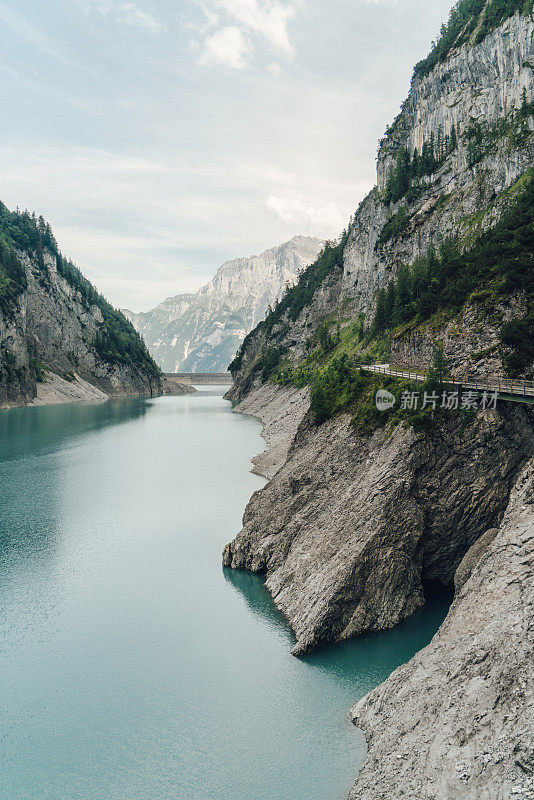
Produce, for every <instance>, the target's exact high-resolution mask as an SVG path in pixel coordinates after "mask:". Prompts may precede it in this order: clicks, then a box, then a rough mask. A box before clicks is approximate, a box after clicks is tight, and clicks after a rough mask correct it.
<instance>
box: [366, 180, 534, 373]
mask: <svg viewBox="0 0 534 800" xmlns="http://www.w3.org/2000/svg"><path fill="white" fill-rule="evenodd" d="M484 287H491V291H493V292H495V293H496V299H497V300H498V299H499V297H506V295H508V294H509V293H511V292H517V291H523V292H525V295H526V298H527V303H528V312H527V315H526V317H525V318H524V319H523V320H519V321H515V322H512V323H509V324H508V325H505V326H504V327H503V329H502V334H501V336H502V341H503V344H505V345H506V346H507V347H509V348H511V349H512V354H511V355H510V356H509V357H508V361H507V364H508V367H509V369H510V370H511V371H512V372H519V371H521V370H522V369H525V368H527V367H528V366H529V364H530V363H531V361H532V358H533V357H534V352H533V347H534V344H533V340H534V337H532V330H533V329H534V171H533V170H530V171H529V172H528V173H527V175H526V180H525V186H524V188H523V189H522V190H521V191H519V192H518V193H517V195H516V197H515V198H514V199H513V200H512V201H511V202H510V203H509V207H508V209H507V210H506V211H505V212H504V213H503V214H502V216H501V218H500V219H499V221H498V222H497V223H496V224H495V225H494V226H493V227H492V228H490V229H489V230H487V231H485V232H484V233H482V234H481V235H480V237H479V238H478V239H477V241H476V242H475V244H474V245H472V246H471V247H470V248H468V249H467V250H463V251H462V248H461V246H460V242H459V240H458V238H455V237H450V238H448V239H446V240H445V241H443V242H442V244H441V245H440V248H439V251H436V250H435V249H434V248H432V247H431V248H430V249H429V251H428V252H427V254H426V255H425V256H424V257H419V258H416V259H415V260H414V262H413V263H412V264H411V265H410V266H402V267H401V268H400V269H399V271H398V274H397V278H396V280H390V281H389V283H388V284H387V286H386V287H385V288H382V289H380V290H379V291H378V294H377V298H376V311H375V316H374V320H373V330H374V332H375V333H377V334H378V333H380V332H383V331H385V330H387V329H391V328H394V327H396V326H398V325H401V324H403V323H405V322H410V321H424V320H426V319H428V318H429V317H430V316H432V315H433V314H434V313H436V312H437V311H439V310H442V309H453V310H459V309H460V308H461V306H462V305H463V303H465V302H466V300H467V299H468V298H469V296H470V295H471V294H472V293H473V292H475V291H480V290H481V289H484Z"/></svg>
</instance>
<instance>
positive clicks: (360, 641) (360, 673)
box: [223, 568, 452, 699]
mask: <svg viewBox="0 0 534 800" xmlns="http://www.w3.org/2000/svg"><path fill="white" fill-rule="evenodd" d="M223 572H224V577H225V579H226V580H227V581H228V583H230V584H231V585H232V586H233V587H234V588H235V589H236V590H237V591H238V592H239V593H240V594H241V595H242V597H243V599H244V600H245V602H246V604H247V606H248V607H249V608H250V610H251V611H252V612H253V614H255V615H257V616H260V617H262V618H263V620H264V621H265V622H267V623H268V625H269V626H271V627H273V628H276V629H278V630H279V631H280V632H281V633H283V634H285V636H286V638H287V640H288V646H291V645H292V644H293V643H294V641H295V639H294V636H293V634H292V633H291V632H290V630H289V627H288V625H287V622H286V620H285V618H284V616H283V614H281V613H280V611H278V609H277V608H276V606H275V604H274V602H273V599H272V597H271V595H270V594H269V592H268V591H267V589H266V588H265V579H264V577H263V576H261V575H255V574H253V573H250V572H246V571H244V570H232V569H228V568H225V569H224V570H223ZM451 599H452V598H451V597H450V596H449V595H447V594H443V595H441V596H440V597H434V598H432V599H430V600H429V601H428V602H427V603H426V605H425V606H424V607H423V608H422V609H419V611H416V612H415V614H413V615H412V616H411V617H410V618H409V619H407V620H405V621H404V622H403V623H401V624H400V625H398V626H397V627H396V628H394V629H393V630H390V631H382V632H378V633H368V634H365V635H363V636H359V637H357V638H356V639H350V640H348V641H346V642H339V643H337V644H333V645H332V644H330V645H328V646H323V647H320V648H319V649H318V650H316V651H314V652H313V653H311V654H309V655H306V656H302V657H300V660H301V661H302V662H303V663H305V664H307V665H308V666H309V667H312V668H314V669H320V670H322V671H323V672H327V673H332V674H333V675H335V676H336V678H337V679H338V680H340V681H341V682H343V683H345V684H347V683H348V684H350V685H351V686H352V687H353V688H354V696H355V699H358V698H359V697H361V696H362V695H363V694H365V693H366V692H368V691H370V689H372V688H373V687H374V686H376V685H377V684H378V683H380V682H382V681H383V680H384V679H385V678H387V676H388V675H390V674H391V673H392V672H393V671H394V670H395V669H396V668H397V667H399V666H400V665H401V664H405V663H406V662H407V661H409V660H410V658H412V657H413V656H414V655H415V653H417V652H419V650H421V649H422V648H423V647H426V645H427V644H428V643H429V642H430V640H431V639H432V636H433V635H434V633H435V631H436V630H437V629H438V628H439V626H440V625H441V623H442V622H443V620H444V619H445V616H446V615H447V611H448V608H449V606H450V602H451Z"/></svg>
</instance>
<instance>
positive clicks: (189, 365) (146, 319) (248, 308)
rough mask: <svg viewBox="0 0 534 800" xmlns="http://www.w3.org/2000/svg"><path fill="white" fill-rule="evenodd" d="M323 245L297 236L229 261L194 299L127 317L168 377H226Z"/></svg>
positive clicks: (166, 302)
mask: <svg viewBox="0 0 534 800" xmlns="http://www.w3.org/2000/svg"><path fill="white" fill-rule="evenodd" d="M323 244H324V243H323V242H322V241H321V240H320V239H314V238H312V237H310V236H295V237H294V238H293V239H291V241H289V242H286V243H285V244H282V245H280V246H279V247H273V248H271V249H270V250H266V251H265V252H264V253H261V254H260V255H258V256H250V257H248V258H236V259H233V260H232V261H227V262H226V263H225V264H223V265H222V267H220V268H219V269H218V270H217V273H216V274H215V276H214V277H213V278H212V280H211V281H210V282H209V283H207V284H206V286H203V287H202V288H201V289H199V290H198V292H197V293H196V294H178V295H175V296H174V297H168V298H167V299H166V300H164V301H163V303H160V304H159V305H158V306H156V308H154V309H152V311H146V312H143V313H141V314H134V313H133V312H131V311H128V310H124V312H123V313H124V314H125V315H126V316H127V317H128V319H130V320H131V321H132V323H133V325H134V326H135V328H136V329H137V330H138V331H139V333H140V334H141V335H142V336H143V338H144V340H145V342H146V344H147V346H148V349H149V350H150V353H151V354H152V356H153V357H154V359H155V360H156V361H157V363H158V364H159V365H160V367H161V368H162V370H163V371H164V372H224V371H225V370H226V368H227V366H228V364H229V363H230V361H231V360H232V359H233V357H234V355H235V354H236V351H237V350H238V348H239V345H240V344H241V342H242V341H243V339H244V338H245V336H246V335H247V333H248V332H249V331H251V330H252V328H254V327H255V326H256V325H257V324H258V322H260V320H262V319H263V318H264V317H265V313H266V311H267V308H268V307H269V305H272V304H273V303H274V302H275V301H276V299H277V298H278V297H280V296H281V294H282V293H283V291H284V289H285V287H286V284H288V283H290V284H293V283H295V281H296V279H297V276H298V275H299V273H300V272H301V271H302V270H303V269H304V268H305V267H307V266H308V264H311V263H312V262H313V261H315V259H316V258H317V256H318V254H319V252H320V250H321V248H322V246H323Z"/></svg>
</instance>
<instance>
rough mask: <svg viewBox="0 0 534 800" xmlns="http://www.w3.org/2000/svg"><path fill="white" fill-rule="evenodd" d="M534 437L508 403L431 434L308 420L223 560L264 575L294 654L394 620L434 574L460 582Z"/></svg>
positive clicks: (527, 421)
mask: <svg viewBox="0 0 534 800" xmlns="http://www.w3.org/2000/svg"><path fill="white" fill-rule="evenodd" d="M533 445H534V438H533V429H532V414H531V412H530V411H529V410H528V409H525V408H523V407H520V406H511V405H505V404H503V405H502V407H500V408H499V410H497V411H486V412H483V413H480V414H479V415H478V416H477V418H476V419H475V420H474V422H473V423H472V424H471V425H470V426H468V428H467V429H465V430H462V429H461V426H460V424H459V421H458V420H451V421H450V422H447V423H446V424H443V425H442V426H440V427H438V428H437V429H436V430H434V431H432V433H430V434H428V433H415V432H414V431H413V430H411V429H410V430H406V429H404V428H403V427H401V426H399V427H398V428H396V429H395V430H389V429H387V430H379V431H377V432H376V433H375V434H374V435H373V436H372V437H367V438H365V437H361V436H358V435H357V434H356V433H355V432H354V429H353V428H352V426H351V424H350V418H349V417H348V416H346V415H343V416H341V417H339V418H337V419H334V420H331V421H330V422H328V423H325V424H324V425H322V426H321V427H320V428H317V427H316V426H315V425H312V424H311V423H310V421H309V419H305V420H304V422H303V423H302V424H301V426H300V428H299V431H298V433H297V435H296V437H295V440H294V442H293V444H292V446H291V448H290V450H289V455H288V458H287V461H286V463H285V464H284V465H283V466H282V467H281V468H280V469H279V470H278V472H276V474H275V475H274V477H273V478H272V480H271V481H270V483H269V484H268V485H267V486H266V487H264V488H263V489H261V490H260V491H259V492H256V494H255V495H254V496H253V497H252V499H251V501H250V503H249V505H248V506H247V509H246V511H245V515H244V519H243V530H242V531H241V532H240V533H239V534H238V536H237V537H236V538H235V539H234V541H233V542H232V543H231V544H229V545H228V546H227V547H226V549H225V551H224V557H223V561H224V564H225V565H226V566H229V567H233V568H234V569H248V570H251V571H253V572H261V573H265V574H266V576H267V583H266V585H267V588H268V589H269V591H270V592H271V594H272V596H273V598H274V601H275V603H276V605H277V606H278V608H279V609H280V610H281V611H282V612H283V613H284V614H285V616H286V617H287V619H288V621H289V623H290V625H291V627H292V629H293V631H294V632H295V635H296V638H297V642H296V646H295V649H294V652H295V653H296V654H299V653H303V652H306V651H307V650H310V649H312V648H313V647H315V646H316V645H318V644H320V643H322V642H328V641H335V640H342V639H346V638H348V637H351V636H355V635H357V634H360V633H363V632H364V631H372V630H384V629H387V628H391V627H393V626H394V625H396V624H397V623H398V622H400V621H401V620H403V619H405V618H406V617H408V616H410V614H412V613H413V612H414V611H415V610H416V609H417V608H418V607H420V606H421V605H422V604H423V602H424V590H423V585H424V583H425V582H427V581H428V582H429V583H437V584H442V585H444V586H447V585H452V582H453V579H454V573H455V570H456V568H457V566H458V564H459V563H460V561H461V559H462V558H463V556H464V555H465V553H466V551H467V550H468V549H469V547H470V546H471V545H472V544H473V543H474V542H475V541H476V540H477V539H478V537H479V536H480V535H481V534H482V533H484V531H486V530H487V529H488V528H491V527H494V526H495V525H496V524H498V523H499V522H500V519H501V516H502V514H503V513H504V510H505V508H506V505H507V502H508V497H509V493H510V490H511V488H512V486H513V482H514V479H515V476H516V475H517V473H518V471H519V470H520V468H521V467H522V465H523V464H524V463H525V460H526V459H527V458H528V457H529V456H530V455H531V453H532V452H533Z"/></svg>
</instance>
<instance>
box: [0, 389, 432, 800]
mask: <svg viewBox="0 0 534 800" xmlns="http://www.w3.org/2000/svg"><path fill="white" fill-rule="evenodd" d="M260 432H261V425H260V423H259V422H258V421H257V420H255V419H252V418H246V417H242V416H239V415H236V414H232V413H231V407H230V404H229V403H228V402H227V401H225V400H224V399H223V398H222V390H221V389H220V388H217V389H205V390H204V391H201V392H199V393H198V394H196V395H191V396H186V397H165V398H158V399H155V400H144V399H128V400H120V401H109V402H107V403H104V404H102V405H67V406H50V407H46V408H24V409H15V410H12V411H2V412H0V682H1V687H0V735H1V758H2V766H1V769H0V798H1V799H2V800H344V798H345V797H346V795H347V792H348V790H349V788H350V786H351V784H352V783H353V781H354V779H355V777H356V775H357V771H358V767H359V765H360V764H361V761H362V758H363V756H364V753H365V743H364V739H363V735H362V734H361V733H360V732H359V731H357V730H356V729H355V728H354V727H353V726H352V725H351V724H350V721H349V718H348V711H349V708H350V706H351V705H352V704H353V703H354V702H356V701H357V700H358V699H359V698H360V697H362V696H363V695H364V694H365V693H366V692H367V691H368V690H369V689H371V688H372V687H373V686H375V685H376V684H378V683H379V682H381V681H382V680H383V679H384V678H386V677H387V676H388V675H389V673H390V672H391V671H392V670H393V669H394V668H395V667H396V666H398V665H399V664H401V663H403V662H404V661H406V660H408V659H409V658H410V657H411V656H412V655H413V654H414V653H415V652H416V651H417V650H419V649H420V648H421V647H423V646H424V645H425V644H427V642H428V641H430V639H431V637H432V636H433V634H434V632H435V631H436V629H437V627H438V625H439V624H440V623H441V621H442V619H443V617H444V615H445V612H446V606H445V604H444V602H441V601H434V602H433V603H432V604H430V605H428V606H427V607H426V608H425V609H424V610H423V611H422V612H420V613H419V614H417V615H416V616H415V617H414V618H412V619H411V620H410V621H409V622H408V623H406V624H404V625H403V626H401V627H400V628H398V629H396V630H395V631H391V632H388V633H387V634H380V635H373V636H368V637H364V638H361V639H360V640H357V641H354V642H350V643H346V644H344V645H340V646H332V647H329V648H326V649H323V650H321V651H320V652H318V653H316V654H314V655H313V656H310V657H307V658H305V659H296V658H294V657H293V656H291V655H290V648H291V644H292V636H291V633H290V631H289V630H288V628H287V626H286V624H285V622H284V620H283V619H282V618H281V616H280V615H279V614H278V613H277V611H276V609H275V608H274V606H273V603H272V601H271V599H270V597H269V595H268V593H267V592H266V590H265V588H264V586H263V582H262V580H261V578H259V577H258V576H253V575H250V574H246V573H235V572H230V571H227V570H223V568H222V566H221V552H222V549H223V547H224V545H225V544H226V542H228V541H229V540H230V539H231V538H232V537H233V536H234V535H235V534H236V533H237V531H238V530H239V528H240V522H241V516H242V514H243V511H244V508H245V505H246V503H247V501H248V499H249V497H250V495H251V494H252V493H253V492H254V491H255V490H257V489H259V488H261V486H263V485H264V481H263V479H261V478H259V477H257V476H254V475H252V474H251V473H250V472H249V470H250V466H251V465H250V458H251V457H252V456H253V455H254V454H256V453H258V452H259V451H260V450H262V449H263V447H264V445H263V440H262V439H261V437H260Z"/></svg>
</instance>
